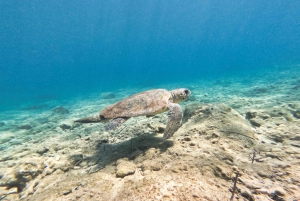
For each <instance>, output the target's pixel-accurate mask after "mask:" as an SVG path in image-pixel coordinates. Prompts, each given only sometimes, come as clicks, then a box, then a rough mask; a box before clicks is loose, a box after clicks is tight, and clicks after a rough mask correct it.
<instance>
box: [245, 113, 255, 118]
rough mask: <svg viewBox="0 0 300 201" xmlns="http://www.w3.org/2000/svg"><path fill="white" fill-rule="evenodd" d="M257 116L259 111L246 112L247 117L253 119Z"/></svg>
mask: <svg viewBox="0 0 300 201" xmlns="http://www.w3.org/2000/svg"><path fill="white" fill-rule="evenodd" d="M256 116H257V112H255V111H249V112H247V113H246V117H245V118H246V119H252V118H255V117H256Z"/></svg>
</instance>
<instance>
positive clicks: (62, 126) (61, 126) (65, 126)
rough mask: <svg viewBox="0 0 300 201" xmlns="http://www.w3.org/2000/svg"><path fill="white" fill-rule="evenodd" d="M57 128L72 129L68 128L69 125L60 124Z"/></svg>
mask: <svg viewBox="0 0 300 201" xmlns="http://www.w3.org/2000/svg"><path fill="white" fill-rule="evenodd" d="M59 127H60V128H61V129H63V130H66V129H71V128H72V126H70V125H68V124H61V125H59Z"/></svg>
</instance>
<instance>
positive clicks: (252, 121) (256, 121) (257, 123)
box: [249, 118, 265, 127]
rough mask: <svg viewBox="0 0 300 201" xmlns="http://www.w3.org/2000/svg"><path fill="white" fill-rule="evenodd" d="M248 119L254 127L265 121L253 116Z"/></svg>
mask: <svg viewBox="0 0 300 201" xmlns="http://www.w3.org/2000/svg"><path fill="white" fill-rule="evenodd" d="M249 121H250V123H251V124H252V125H253V126H256V127H260V126H261V125H263V124H264V123H265V122H264V120H262V119H260V118H253V119H250V120H249Z"/></svg>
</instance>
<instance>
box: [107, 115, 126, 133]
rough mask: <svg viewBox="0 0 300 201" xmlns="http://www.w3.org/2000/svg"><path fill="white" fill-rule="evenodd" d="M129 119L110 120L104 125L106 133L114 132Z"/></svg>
mask: <svg viewBox="0 0 300 201" xmlns="http://www.w3.org/2000/svg"><path fill="white" fill-rule="evenodd" d="M128 119H129V118H128V117H127V118H124V117H123V118H121V117H119V118H115V119H112V120H110V121H109V122H108V123H107V124H105V126H104V128H105V130H106V131H109V130H115V129H116V128H118V127H119V126H121V125H122V124H123V123H124V122H125V121H127V120H128Z"/></svg>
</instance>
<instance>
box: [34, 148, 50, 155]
mask: <svg viewBox="0 0 300 201" xmlns="http://www.w3.org/2000/svg"><path fill="white" fill-rule="evenodd" d="M48 151H49V148H47V147H42V148H40V149H38V150H37V151H36V152H37V153H38V154H40V155H43V154H44V153H46V152H48Z"/></svg>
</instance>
